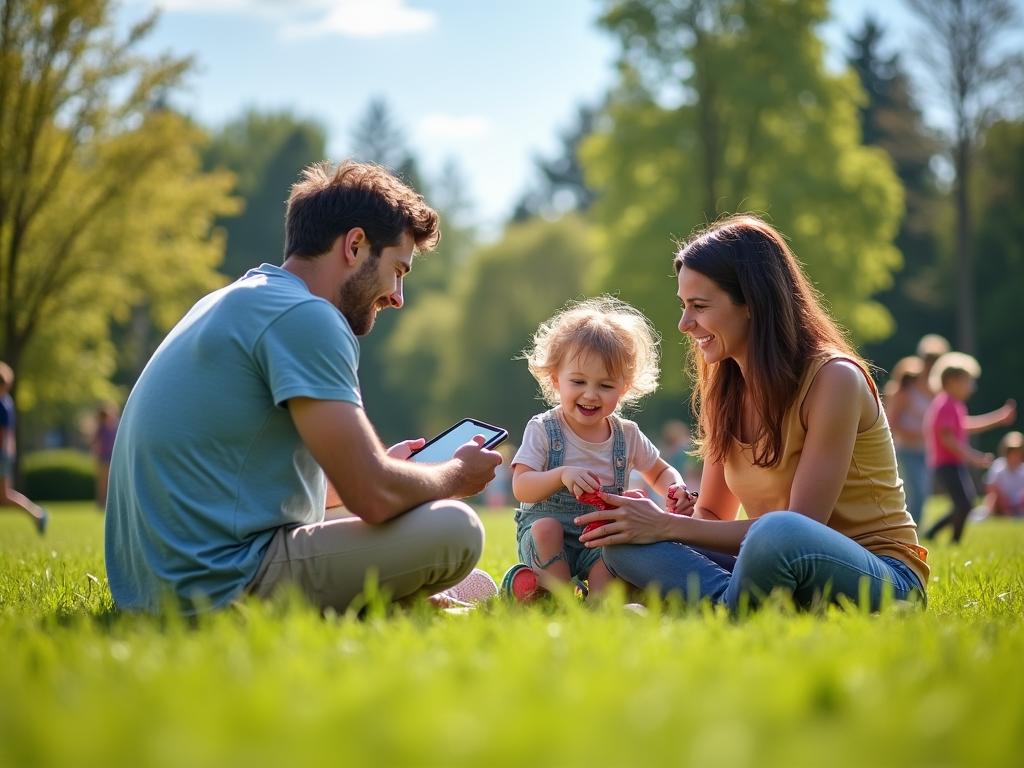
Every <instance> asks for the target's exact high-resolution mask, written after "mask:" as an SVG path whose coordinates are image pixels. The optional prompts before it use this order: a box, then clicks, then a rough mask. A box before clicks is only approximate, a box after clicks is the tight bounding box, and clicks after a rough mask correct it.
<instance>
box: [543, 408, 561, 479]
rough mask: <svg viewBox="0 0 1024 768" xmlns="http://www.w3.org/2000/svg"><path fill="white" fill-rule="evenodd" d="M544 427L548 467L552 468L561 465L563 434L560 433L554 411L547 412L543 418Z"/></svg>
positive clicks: (559, 425)
mask: <svg viewBox="0 0 1024 768" xmlns="http://www.w3.org/2000/svg"><path fill="white" fill-rule="evenodd" d="M544 429H545V431H547V433H548V469H554V468H555V467H560V466H562V459H563V456H564V454H565V435H563V434H562V425H561V424H559V423H558V417H557V416H556V415H555V414H554V413H549V414H548V416H547V418H545V419H544Z"/></svg>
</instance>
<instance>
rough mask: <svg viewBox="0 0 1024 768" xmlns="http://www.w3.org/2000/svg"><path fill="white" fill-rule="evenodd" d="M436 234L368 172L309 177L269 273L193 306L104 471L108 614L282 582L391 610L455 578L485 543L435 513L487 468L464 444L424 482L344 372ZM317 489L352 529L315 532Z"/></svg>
mask: <svg viewBox="0 0 1024 768" xmlns="http://www.w3.org/2000/svg"><path fill="white" fill-rule="evenodd" d="M437 221H438V219H437V214H436V213H435V212H434V211H433V210H432V209H431V208H429V207H428V206H427V205H426V203H425V202H424V201H423V198H422V197H421V196H419V195H417V194H416V193H415V192H413V191H412V190H411V189H409V188H408V187H407V186H405V185H404V184H403V183H402V182H401V181H399V180H398V179H396V178H395V177H393V176H392V175H391V174H390V173H388V172H387V171H386V170H385V169H383V168H380V167H378V166H375V165H363V164H359V163H354V162H351V161H346V162H344V163H342V164H341V165H340V166H339V167H338V168H337V169H336V170H333V171H332V169H331V168H330V166H329V165H328V164H318V165H315V166H313V167H311V168H308V169H307V170H306V171H305V172H304V173H303V176H302V178H301V180H300V181H299V182H297V183H296V184H295V185H294V186H293V187H292V192H291V196H290V198H289V200H288V209H287V214H286V225H285V226H286V243H285V260H284V263H283V265H282V266H281V267H275V266H272V265H269V264H264V265H262V266H261V267H260V268H259V269H254V270H251V271H250V272H249V273H248V274H246V275H245V276H244V277H242V278H241V279H239V280H238V281H236V282H235V283H233V284H231V285H229V286H227V287H226V288H223V289H221V290H219V291H216V292H214V293H212V294H210V295H209V296H206V297H205V298H203V299H202V300H200V301H199V303H197V304H196V305H195V306H194V307H193V308H192V309H191V310H190V311H189V313H188V314H187V315H186V316H185V317H184V318H183V319H182V320H181V322H180V323H178V325H177V326H176V327H175V328H174V329H173V330H172V331H171V333H170V334H169V335H168V336H167V338H166V339H165V340H164V342H163V343H162V344H161V345H160V347H159V348H158V349H157V351H156V352H155V353H154V355H153V358H152V359H151V360H150V361H149V363H148V364H147V366H146V368H145V370H144V371H143V373H142V376H141V377H140V378H139V381H138V383H137V384H136V385H135V388H134V389H133V391H132V393H131V396H130V397H129V398H128V403H127V405H126V406H125V410H124V415H123V417H122V419H121V424H120V427H119V430H118V434H117V438H116V442H115V446H114V455H113V457H112V460H111V468H110V490H109V495H108V507H107V510H108V513H107V529H106V560H107V575H108V578H109V581H110V590H111V593H112V594H113V597H114V601H115V603H117V605H118V607H120V608H122V609H141V610H148V611H158V610H160V609H161V606H162V604H163V601H164V599H165V598H168V597H170V598H172V599H174V600H176V601H177V603H178V604H179V606H180V608H181V610H182V611H184V612H185V613H195V612H197V611H199V610H202V609H204V608H206V607H210V608H217V607H220V606H223V605H226V604H228V603H230V602H231V601H233V600H235V599H237V598H238V597H240V596H242V595H244V594H247V593H253V594H257V595H260V596H267V595H270V594H271V593H273V592H274V591H275V589H277V588H278V587H279V586H281V585H283V584H286V583H288V584H294V585H296V586H298V587H299V588H300V589H301V590H302V591H303V592H304V593H305V594H306V595H307V596H308V597H309V599H310V600H311V601H312V602H313V603H314V604H315V605H318V606H320V607H321V608H333V609H335V610H338V611H344V610H345V609H346V608H347V607H348V606H349V605H350V604H351V603H352V601H353V600H354V599H355V598H356V597H357V596H358V595H359V594H360V592H361V591H362V589H363V585H364V583H365V580H366V577H367V574H368V573H370V572H371V571H375V572H376V573H377V577H378V579H379V583H380V585H381V588H382V590H384V591H386V592H387V593H389V594H390V595H391V596H392V598H393V599H396V600H397V599H401V598H405V597H409V596H412V595H416V594H436V593H437V592H440V591H442V590H444V589H446V588H448V587H450V586H452V585H454V584H456V583H458V582H459V581H461V580H462V579H463V578H464V577H465V576H467V575H468V574H469V573H470V571H471V570H472V568H473V566H474V565H475V563H476V561H477V560H478V559H479V556H480V553H481V551H482V549H483V528H482V526H481V524H480V521H479V519H478V518H477V517H476V515H475V514H474V512H473V511H472V509H470V507H468V506H467V505H465V504H463V503H462V502H458V501H452V500H450V498H451V497H455V498H458V497H465V496H470V495H473V494H476V493H479V492H480V491H481V490H482V489H483V488H484V486H485V485H486V484H487V483H488V482H489V481H490V480H491V479H492V478H493V477H494V470H495V467H497V465H498V464H499V463H500V462H501V457H500V455H499V454H498V453H496V452H494V451H486V450H482V449H481V448H480V446H479V445H478V444H476V443H473V444H467V445H465V446H463V447H462V448H460V449H459V451H458V452H457V453H456V455H455V458H453V459H452V460H450V461H448V462H445V463H443V464H435V465H420V464H416V463H414V462H410V461H405V459H407V458H408V456H409V454H410V452H411V451H412V450H414V449H415V448H417V447H419V446H420V445H422V441H416V440H414V441H406V442H404V443H400V444H399V445H397V446H394V447H393V448H392V449H390V450H388V451H385V449H384V447H383V446H382V445H381V442H380V440H379V438H378V437H377V435H376V433H375V431H374V429H373V427H372V425H371V424H370V422H369V420H368V419H367V416H366V413H365V412H364V411H363V408H362V401H361V397H360V392H359V383H358V379H357V373H356V372H357V365H358V355H359V344H358V341H357V340H356V337H357V336H362V335H364V334H366V333H368V332H369V331H370V329H371V328H372V327H373V322H374V318H375V317H376V314H377V312H378V311H380V310H381V309H384V308H386V307H395V308H398V307H401V306H402V283H403V279H404V277H405V275H406V274H407V273H408V272H409V271H410V269H411V268H412V258H413V252H414V251H415V250H416V249H427V250H428V249H430V248H433V247H434V245H436V243H437V241H438V239H439V237H440V234H439V232H438V229H437ZM325 474H326V478H327V480H329V481H330V483H331V485H332V486H333V487H334V488H336V489H337V490H338V492H339V493H340V495H341V498H342V499H344V503H345V506H346V508H347V509H348V511H349V512H351V513H353V515H354V516H353V517H348V518H344V519H339V520H332V521H328V522H324V520H323V518H324V506H325V495H326V488H327V483H326V482H325V477H324V476H325ZM445 499H448V500H445ZM438 500H440V501H438Z"/></svg>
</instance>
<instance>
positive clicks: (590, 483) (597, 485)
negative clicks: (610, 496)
mask: <svg viewBox="0 0 1024 768" xmlns="http://www.w3.org/2000/svg"><path fill="white" fill-rule="evenodd" d="M559 479H560V480H561V481H562V485H564V486H565V487H566V488H568V489H569V493H571V494H572V495H573V496H575V497H576V498H577V499H578V498H579V497H580V496H582V495H583V494H584V493H593V492H594V491H600V490H601V480H600V479H599V478H598V476H597V475H595V474H594V473H593V472H591V471H590V470H587V469H584V468H583V467H568V466H567V467H562V472H561V474H560V475H559Z"/></svg>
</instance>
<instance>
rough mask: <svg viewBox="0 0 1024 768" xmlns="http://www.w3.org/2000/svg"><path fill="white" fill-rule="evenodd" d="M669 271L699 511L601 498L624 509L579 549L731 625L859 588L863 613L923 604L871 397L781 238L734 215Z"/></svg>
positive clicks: (905, 516) (907, 522)
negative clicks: (742, 614)
mask: <svg viewBox="0 0 1024 768" xmlns="http://www.w3.org/2000/svg"><path fill="white" fill-rule="evenodd" d="M675 270H676V273H677V275H678V288H679V292H678V296H679V300H680V302H681V304H682V309H683V313H682V319H681V320H680V322H679V330H680V331H681V332H683V333H685V334H687V335H688V336H689V338H690V340H691V347H690V363H691V369H692V371H693V374H694V377H693V378H694V382H695V383H694V390H693V398H692V406H693V412H694V413H695V414H696V416H697V429H698V431H697V437H696V444H697V446H698V448H699V450H700V453H701V456H702V458H703V459H704V473H703V479H702V483H701V489H700V498H699V499H697V500H696V506H695V507H694V508H693V510H692V516H685V515H678V514H675V515H674V514H669V513H667V512H665V511H663V510H661V509H659V508H658V507H657V506H656V505H654V504H653V503H651V502H650V501H649V500H642V499H628V498H623V497H615V496H609V495H607V494H603V497H604V498H606V499H608V500H610V501H611V502H612V503H614V504H616V505H618V509H612V510H608V511H603V512H595V513H591V514H587V515H582V516H581V517H580V518H578V520H577V522H578V523H580V524H584V525H585V524H587V523H590V522H592V521H594V520H598V519H601V518H610V519H611V520H612V522H610V523H608V524H605V525H604V526H602V527H600V528H597V529H596V530H593V531H591V532H589V533H585V534H584V535H583V536H582V540H583V541H584V542H586V544H587V546H590V547H601V546H603V547H604V548H605V550H604V558H605V562H606V563H607V564H608V568H609V570H610V571H611V572H612V574H613V575H615V576H618V577H620V578H622V579H624V580H625V581H627V582H629V583H631V584H634V585H636V586H639V587H643V588H646V587H648V586H650V585H657V586H658V587H659V589H660V590H661V592H662V593H668V592H672V591H677V590H678V591H680V592H682V593H683V594H684V595H685V596H686V598H687V599H699V598H702V597H710V598H711V599H712V600H713V601H717V602H721V603H724V604H725V605H727V606H728V607H729V608H730V610H732V611H736V610H738V609H739V608H740V607H741V605H742V604H743V603H744V601H746V600H748V599H749V601H750V602H751V604H757V603H759V602H760V601H761V600H763V599H764V597H765V596H767V595H768V594H770V593H771V592H772V591H773V590H775V589H781V590H783V591H785V592H786V593H788V594H790V595H791V596H792V597H793V600H794V601H795V602H796V603H797V604H798V605H800V606H810V605H813V604H814V603H815V602H816V601H818V600H822V599H832V600H834V599H836V598H837V596H839V595H845V596H846V597H848V598H850V599H853V600H857V599H858V596H859V595H860V593H861V589H862V586H861V585H862V582H864V583H866V586H867V594H868V597H869V599H870V604H871V606H872V607H878V606H879V605H880V603H881V599H882V594H883V591H884V590H885V589H891V590H892V593H893V595H894V596H895V597H896V598H898V599H908V598H911V597H913V596H917V597H922V598H923V596H924V590H925V585H926V584H927V583H928V566H927V565H926V563H925V558H926V556H927V552H926V550H924V549H923V548H922V547H920V546H919V545H918V541H917V535H916V528H915V525H914V521H913V519H912V518H911V517H910V514H909V513H908V512H907V509H906V504H905V501H904V496H903V490H902V483H901V482H900V479H899V475H898V473H897V470H896V456H895V453H894V451H893V447H892V437H891V435H890V432H889V426H888V424H887V422H886V420H885V414H884V412H883V410H882V405H881V402H880V399H879V396H878V392H877V390H876V389H875V385H874V383H873V381H872V379H871V377H870V375H869V374H868V370H867V367H866V366H865V364H864V363H863V361H861V360H860V359H859V358H858V357H857V356H856V355H855V354H854V353H853V351H852V350H851V349H850V346H849V345H848V344H847V342H846V340H845V338H844V336H843V334H842V332H841V331H840V330H839V328H838V327H837V326H836V325H835V323H834V322H833V321H832V319H831V318H829V317H828V315H827V314H826V313H825V311H824V310H823V309H822V307H821V305H820V304H819V302H818V300H817V297H816V296H815V294H814V292H813V290H812V288H811V286H810V283H809V281H808V280H807V278H806V276H805V275H804V274H803V272H802V271H801V270H800V268H799V266H798V264H797V262H796V260H795V258H794V256H793V254H792V253H791V252H790V250H789V247H788V246H787V245H786V242H785V240H783V238H782V236H781V235H779V233H777V232H776V231H775V230H774V229H772V228H771V227H770V226H768V225H767V224H765V223H764V222H763V221H761V220H760V219H758V218H757V217H755V216H750V215H742V216H734V217H731V218H728V219H726V220H724V221H722V222H720V223H718V224H716V225H714V226H712V227H711V228H710V229H708V230H707V231H705V232H703V233H702V234H700V235H698V236H696V237H694V238H693V239H692V240H690V241H689V242H688V243H686V244H685V245H684V247H683V248H682V250H681V251H680V252H679V254H678V255H677V256H676V259H675ZM741 504H742V505H743V509H744V511H745V512H746V514H747V517H748V518H749V519H746V520H738V519H737V515H738V512H739V508H740V505H741Z"/></svg>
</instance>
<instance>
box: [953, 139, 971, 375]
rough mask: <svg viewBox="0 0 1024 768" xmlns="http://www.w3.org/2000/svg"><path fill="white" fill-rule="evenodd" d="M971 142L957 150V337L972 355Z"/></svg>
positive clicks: (962, 141) (962, 142)
mask: <svg viewBox="0 0 1024 768" xmlns="http://www.w3.org/2000/svg"><path fill="white" fill-rule="evenodd" d="M970 172H971V142H970V140H969V139H967V138H965V137H961V138H960V140H959V141H958V142H957V148H956V281H957V287H956V292H957V296H956V302H957V317H956V334H957V339H956V340H957V347H959V349H960V351H961V352H966V353H967V354H969V355H973V354H975V339H974V254H973V252H972V248H971V219H970V216H971V210H970V204H969V203H970V201H969V199H968V195H969V191H970Z"/></svg>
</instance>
